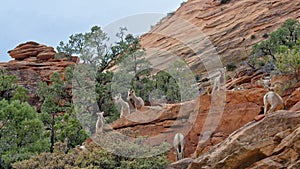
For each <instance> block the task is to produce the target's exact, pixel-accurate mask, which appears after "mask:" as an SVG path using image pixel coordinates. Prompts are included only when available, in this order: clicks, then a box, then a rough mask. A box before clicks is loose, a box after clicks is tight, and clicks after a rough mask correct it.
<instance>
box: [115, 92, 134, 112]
mask: <svg viewBox="0 0 300 169" xmlns="http://www.w3.org/2000/svg"><path fill="white" fill-rule="evenodd" d="M114 101H115V102H116V103H118V104H120V105H121V112H120V118H122V117H123V116H127V115H129V114H130V108H129V104H128V103H127V102H125V101H124V100H123V99H122V96H121V94H120V93H118V94H117V95H116V96H115V97H114Z"/></svg>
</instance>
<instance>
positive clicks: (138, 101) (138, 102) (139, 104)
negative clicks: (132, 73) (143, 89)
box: [129, 90, 145, 109]
mask: <svg viewBox="0 0 300 169" xmlns="http://www.w3.org/2000/svg"><path fill="white" fill-rule="evenodd" d="M129 98H131V99H133V101H134V106H135V108H137V109H141V108H142V107H143V106H144V105H145V103H144V101H143V99H142V98H141V97H136V95H135V91H134V90H130V93H129Z"/></svg>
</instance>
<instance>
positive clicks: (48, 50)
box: [8, 41, 56, 60]
mask: <svg viewBox="0 0 300 169" xmlns="http://www.w3.org/2000/svg"><path fill="white" fill-rule="evenodd" d="M8 53H9V55H10V56H11V57H12V58H14V59H16V60H23V59H26V58H29V57H36V58H37V59H39V60H48V59H54V55H55V53H56V52H55V51H54V48H53V47H50V46H46V45H42V44H39V43H36V42H32V41H30V42H26V43H22V44H20V45H18V46H17V47H16V48H15V49H13V50H10V51H8Z"/></svg>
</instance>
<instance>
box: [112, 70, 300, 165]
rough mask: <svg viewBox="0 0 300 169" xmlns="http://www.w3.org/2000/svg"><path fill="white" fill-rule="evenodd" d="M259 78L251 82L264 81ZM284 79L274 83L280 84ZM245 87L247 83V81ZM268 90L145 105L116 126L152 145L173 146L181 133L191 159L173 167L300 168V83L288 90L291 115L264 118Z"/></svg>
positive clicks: (285, 97) (228, 91)
mask: <svg viewBox="0 0 300 169" xmlns="http://www.w3.org/2000/svg"><path fill="white" fill-rule="evenodd" d="M255 74H256V76H253V77H252V78H250V80H249V81H251V80H252V81H253V80H254V79H258V77H261V76H260V75H259V74H257V73H254V75H255ZM246 77H247V76H246ZM279 77H280V79H284V77H282V76H279ZM279 77H274V78H273V79H272V80H271V81H272V82H274V81H275V82H276V81H277V82H278V81H279V80H278V78H279ZM238 79H239V78H235V79H233V81H239V80H238ZM229 84H231V81H228V83H227V85H229ZM241 84H247V81H244V83H243V82H241ZM267 91H268V90H267V89H264V88H261V87H259V86H256V87H252V88H251V89H242V90H226V92H224V93H216V94H212V95H211V94H203V95H200V96H199V97H198V98H197V99H195V100H192V101H188V102H184V103H180V104H167V105H166V106H165V107H163V108H157V107H145V108H144V109H143V110H142V111H140V112H135V113H133V114H131V115H129V116H128V117H127V118H122V119H120V120H118V121H115V122H114V123H112V124H111V125H110V127H111V128H113V129H115V130H118V131H128V129H130V130H131V131H133V132H132V134H129V135H131V136H132V137H136V136H146V137H148V139H147V144H150V145H159V144H161V143H162V142H168V143H169V144H171V145H172V144H173V137H174V135H175V133H177V132H182V133H184V135H185V149H184V154H185V157H186V159H183V160H181V161H178V162H175V163H172V164H171V165H170V166H169V168H170V169H182V168H187V167H190V168H191V169H194V168H195V169H196V168H197V169H198V168H228V169H233V168H247V167H249V168H269V167H271V168H272V167H275V168H285V167H288V166H290V167H291V168H293V167H294V168H297V166H299V164H300V162H299V157H300V156H299V148H298V147H297V146H298V145H297V144H298V143H299V140H300V139H299V138H300V137H298V135H299V128H298V127H299V124H300V118H299V117H300V114H299V111H300V84H299V83H298V84H297V86H296V87H292V88H291V89H289V90H287V91H284V92H283V93H285V94H283V96H284V97H283V98H284V102H285V106H286V107H285V108H286V110H289V111H286V110H285V111H283V110H281V111H278V112H275V113H274V114H269V115H267V116H266V117H263V116H261V115H259V114H261V113H262V109H263V96H264V94H265V93H266V92H267ZM221 104H223V105H224V107H223V109H218V108H217V107H216V105H221ZM219 108H220V107H219ZM261 118H263V119H261ZM123 133H124V132H123ZM173 152H174V150H173V149H172V150H171V151H170V152H169V153H168V158H169V160H171V161H175V155H174V153H173ZM292 166H293V167H292Z"/></svg>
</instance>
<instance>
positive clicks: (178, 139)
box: [173, 133, 184, 161]
mask: <svg viewBox="0 0 300 169" xmlns="http://www.w3.org/2000/svg"><path fill="white" fill-rule="evenodd" d="M173 146H174V149H175V154H176V161H178V160H181V159H183V158H184V136H183V134H182V133H176V134H175V137H174V142H173Z"/></svg>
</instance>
